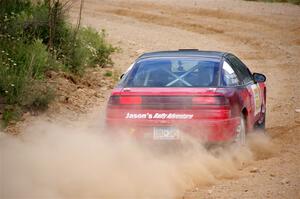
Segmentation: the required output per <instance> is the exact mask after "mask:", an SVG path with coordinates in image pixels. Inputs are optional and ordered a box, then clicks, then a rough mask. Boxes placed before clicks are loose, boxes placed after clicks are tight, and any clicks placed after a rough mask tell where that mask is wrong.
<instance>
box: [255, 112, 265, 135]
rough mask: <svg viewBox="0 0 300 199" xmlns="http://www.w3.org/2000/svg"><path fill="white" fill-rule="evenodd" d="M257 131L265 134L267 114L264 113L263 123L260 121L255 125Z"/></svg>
mask: <svg viewBox="0 0 300 199" xmlns="http://www.w3.org/2000/svg"><path fill="white" fill-rule="evenodd" d="M255 127H256V130H259V131H262V132H265V130H266V113H264V115H263V118H262V120H261V121H258V122H257V124H256V125H255Z"/></svg>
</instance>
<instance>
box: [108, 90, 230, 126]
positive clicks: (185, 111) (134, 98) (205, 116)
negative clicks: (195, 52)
mask: <svg viewBox="0 0 300 199" xmlns="http://www.w3.org/2000/svg"><path fill="white" fill-rule="evenodd" d="M229 117H230V109H229V105H228V101H227V99H226V98H225V97H224V96H223V95H222V94H221V93H218V92H217V91H216V88H123V89H121V90H120V91H117V92H113V93H112V95H111V97H110V99H109V103H108V109H107V120H108V122H111V123H120V122H122V124H131V125H142V126H157V125H159V126H160V125H177V124H182V123H184V124H187V122H201V121H208V120H218V119H226V118H229Z"/></svg>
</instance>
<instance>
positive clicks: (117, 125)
mask: <svg viewBox="0 0 300 199" xmlns="http://www.w3.org/2000/svg"><path fill="white" fill-rule="evenodd" d="M239 123H240V118H230V119H217V120H192V121H191V120H184V121H165V120H163V121H161V120H155V121H147V122H145V121H127V120H121V119H107V120H106V125H107V127H108V129H109V130H108V132H109V133H110V134H125V135H130V136H132V137H135V138H137V139H141V140H154V137H153V134H154V133H153V131H154V130H153V129H154V127H165V126H171V127H175V128H177V129H178V130H179V131H180V135H181V136H180V138H182V137H184V136H186V135H188V136H190V137H193V138H196V139H199V140H201V141H203V142H226V141H230V140H232V139H233V137H234V136H235V135H236V130H237V127H238V126H239Z"/></svg>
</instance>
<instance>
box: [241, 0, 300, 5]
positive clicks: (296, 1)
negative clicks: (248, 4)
mask: <svg viewBox="0 0 300 199" xmlns="http://www.w3.org/2000/svg"><path fill="white" fill-rule="evenodd" d="M246 1H264V2H281V3H293V4H296V5H300V0H246Z"/></svg>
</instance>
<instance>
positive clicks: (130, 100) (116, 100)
mask: <svg viewBox="0 0 300 199" xmlns="http://www.w3.org/2000/svg"><path fill="white" fill-rule="evenodd" d="M108 103H109V104H111V105H118V104H121V105H137V104H141V103H142V98H141V97H139V96H111V97H110V98H109V102H108Z"/></svg>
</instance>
